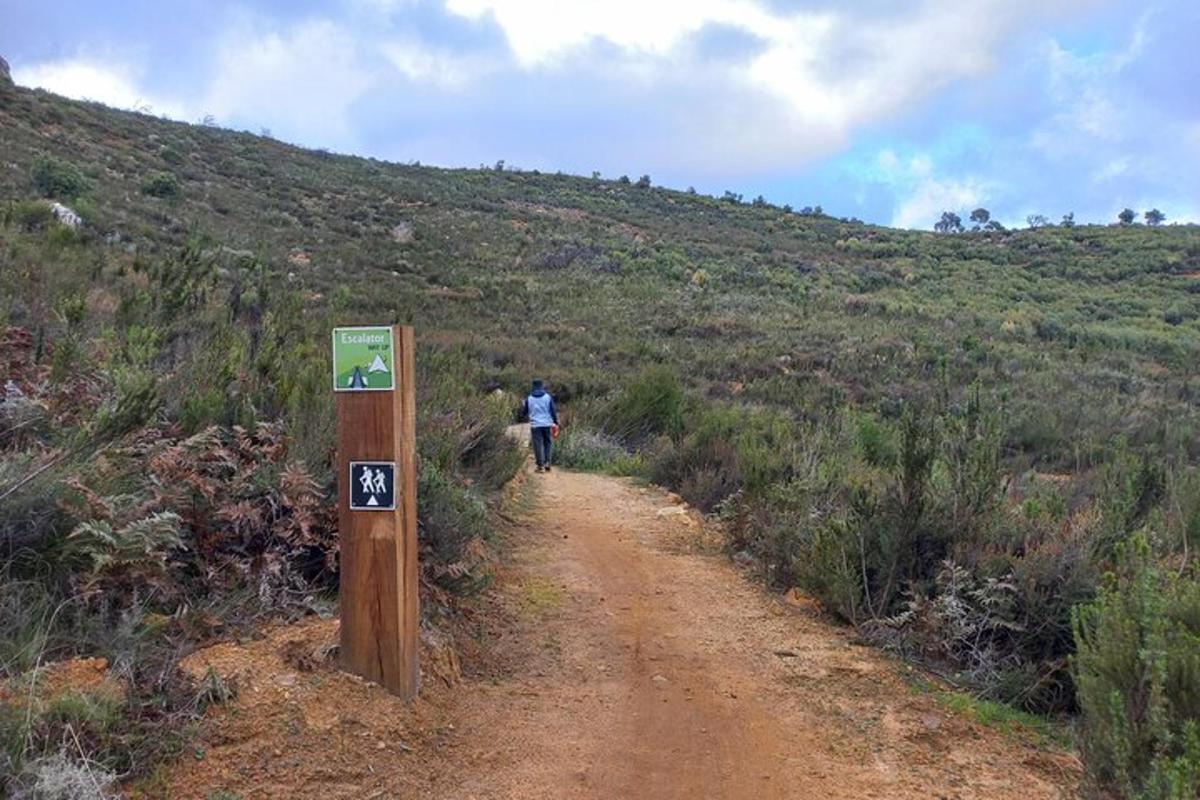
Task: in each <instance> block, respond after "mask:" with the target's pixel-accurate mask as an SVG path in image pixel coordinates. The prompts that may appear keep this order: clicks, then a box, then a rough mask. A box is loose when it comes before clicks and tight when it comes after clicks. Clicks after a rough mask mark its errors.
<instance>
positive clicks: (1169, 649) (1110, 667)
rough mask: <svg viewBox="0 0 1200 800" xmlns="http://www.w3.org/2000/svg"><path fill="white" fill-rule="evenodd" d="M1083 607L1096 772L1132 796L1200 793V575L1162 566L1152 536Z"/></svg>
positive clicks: (1082, 644) (1082, 693)
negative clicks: (1149, 542) (1155, 554)
mask: <svg viewBox="0 0 1200 800" xmlns="http://www.w3.org/2000/svg"><path fill="white" fill-rule="evenodd" d="M1118 550H1119V560H1120V565H1119V572H1118V574H1117V575H1115V576H1110V580H1109V581H1108V582H1107V585H1105V586H1104V587H1103V588H1101V590H1100V593H1099V596H1098V597H1097V598H1096V600H1095V602H1093V603H1090V604H1087V605H1084V606H1081V607H1079V608H1078V609H1077V611H1076V614H1075V622H1074V631H1075V644H1076V647H1077V653H1076V655H1075V657H1074V658H1073V659H1072V670H1073V672H1074V676H1075V684H1076V687H1077V693H1078V699H1079V706H1080V710H1081V713H1082V717H1081V722H1080V731H1081V742H1082V751H1083V756H1084V760H1085V762H1086V764H1087V767H1088V770H1089V773H1090V775H1091V776H1092V777H1093V778H1094V779H1095V780H1096V781H1097V782H1098V783H1099V784H1101V785H1103V786H1111V787H1113V788H1115V789H1117V790H1118V791H1120V792H1121V793H1122V794H1124V796H1126V797H1130V798H1147V800H1149V799H1150V798H1153V799H1154V800H1158V799H1159V798H1161V799H1162V800H1168V799H1169V800H1190V799H1191V798H1194V797H1196V794H1197V792H1198V791H1200V727H1198V726H1200V581H1198V580H1196V579H1195V578H1194V577H1191V576H1186V575H1179V574H1176V573H1175V572H1173V571H1170V570H1166V569H1163V568H1162V567H1161V566H1159V565H1158V564H1157V563H1156V561H1155V558H1154V556H1153V555H1152V553H1151V551H1150V547H1149V545H1148V544H1147V542H1146V540H1145V539H1144V538H1143V537H1141V536H1137V537H1134V539H1132V540H1131V541H1130V542H1129V543H1127V544H1123V545H1121V546H1120V547H1119V548H1118Z"/></svg>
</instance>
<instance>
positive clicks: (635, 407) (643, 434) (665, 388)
mask: <svg viewBox="0 0 1200 800" xmlns="http://www.w3.org/2000/svg"><path fill="white" fill-rule="evenodd" d="M604 416H605V419H604V423H603V427H604V432H605V433H608V434H611V435H613V436H616V437H617V438H619V439H621V440H623V441H626V442H634V443H636V442H641V441H645V440H646V439H649V438H651V437H653V436H656V435H658V434H667V435H669V436H674V435H677V434H678V433H679V431H680V429H681V427H682V424H683V383H682V382H681V381H680V380H679V374H678V373H677V372H675V371H674V370H673V369H671V368H670V367H667V366H654V367H647V368H646V369H644V370H642V371H641V372H640V373H638V374H637V375H636V376H634V377H633V378H632V379H631V380H630V381H629V383H627V384H626V385H625V386H624V388H623V389H622V390H621V391H620V393H619V394H618V395H617V396H616V397H615V398H614V399H613V401H612V402H611V403H610V404H609V406H608V408H607V409H606V410H605V414H604Z"/></svg>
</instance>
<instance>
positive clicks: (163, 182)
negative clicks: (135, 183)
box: [142, 172, 183, 200]
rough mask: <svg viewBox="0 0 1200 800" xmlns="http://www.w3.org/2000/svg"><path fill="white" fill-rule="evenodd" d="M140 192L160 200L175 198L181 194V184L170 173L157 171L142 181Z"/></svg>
mask: <svg viewBox="0 0 1200 800" xmlns="http://www.w3.org/2000/svg"><path fill="white" fill-rule="evenodd" d="M142 194H145V195H149V196H150V197H157V198H160V199H162V200H177V199H179V197H180V196H182V195H183V185H182V184H181V183H180V182H179V178H176V177H175V176H174V175H172V174H171V173H169V172H159V173H157V174H155V175H151V176H150V177H149V178H147V179H146V180H145V181H144V182H143V183H142Z"/></svg>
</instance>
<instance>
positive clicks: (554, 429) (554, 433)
mask: <svg viewBox="0 0 1200 800" xmlns="http://www.w3.org/2000/svg"><path fill="white" fill-rule="evenodd" d="M550 438H552V439H557V438H558V426H557V425H551V426H550Z"/></svg>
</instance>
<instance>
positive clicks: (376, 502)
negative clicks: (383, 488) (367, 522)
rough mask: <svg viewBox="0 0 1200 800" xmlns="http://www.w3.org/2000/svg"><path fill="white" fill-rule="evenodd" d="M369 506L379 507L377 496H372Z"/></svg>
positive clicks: (368, 502)
mask: <svg viewBox="0 0 1200 800" xmlns="http://www.w3.org/2000/svg"><path fill="white" fill-rule="evenodd" d="M367 505H369V506H377V505H379V501H378V500H376V499H375V495H371V499H370V500H368V501H367Z"/></svg>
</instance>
